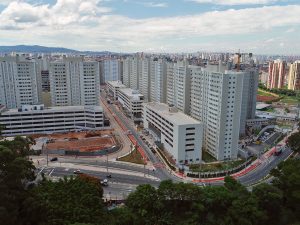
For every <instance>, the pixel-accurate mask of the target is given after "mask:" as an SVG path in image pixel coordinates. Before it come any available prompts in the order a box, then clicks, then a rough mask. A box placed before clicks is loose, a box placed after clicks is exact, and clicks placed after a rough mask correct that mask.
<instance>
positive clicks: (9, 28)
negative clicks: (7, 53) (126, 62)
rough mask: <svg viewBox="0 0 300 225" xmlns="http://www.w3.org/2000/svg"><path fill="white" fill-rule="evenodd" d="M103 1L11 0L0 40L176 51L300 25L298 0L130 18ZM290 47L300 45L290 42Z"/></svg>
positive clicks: (2, 15)
mask: <svg viewBox="0 0 300 225" xmlns="http://www.w3.org/2000/svg"><path fill="white" fill-rule="evenodd" d="M101 2H102V1H97V0H58V1H57V2H56V3H55V4H54V5H52V6H51V5H48V4H39V5H34V4H29V3H25V2H13V3H11V4H9V5H8V6H7V7H6V8H5V9H4V10H3V11H2V12H0V33H1V39H0V44H2V45H3V44H4V45H10V44H13V43H15V44H40V45H50V46H64V47H70V48H76V49H81V50H113V51H118V52H120V51H126V52H127V51H129V52H131V51H144V50H145V49H152V50H153V51H155V50H156V51H162V50H163V51H171V52H174V51H196V50H199V48H206V49H215V48H219V49H224V48H226V49H228V48H229V46H230V45H229V43H228V42H224V41H222V37H224V36H227V39H228V37H231V38H232V41H231V42H230V43H231V46H230V48H232V49H238V48H241V49H245V47H246V48H249V49H250V47H251V46H247V45H248V44H249V42H245V41H243V39H240V40H238V39H237V37H239V36H241V35H245V36H246V35H251V34H260V35H261V34H267V33H270V32H271V31H273V30H275V29H279V28H284V31H286V30H287V29H289V28H291V27H297V26H299V25H300V5H288V6H265V7H256V8H248V9H239V10H233V9H230V10H225V11H211V12H206V13H202V14H195V15H187V16H173V17H153V18H147V19H133V18H129V17H126V16H121V15H116V14H113V11H112V10H111V9H109V8H105V7H103V5H102V3H101ZM283 33H285V32H283ZM257 36H259V35H257ZM270 38H271V37H269V38H267V37H266V38H263V39H262V40H261V41H260V42H261V45H263V46H267V45H268V46H274V45H275V46H276V42H275V41H269V42H266V41H265V40H268V39H270ZM286 38H287V40H286V41H285V47H288V43H289V41H288V40H289V38H293V37H292V36H291V35H289V36H287V37H286ZM200 40H206V42H205V43H203V42H201V41H200ZM291 43H292V42H291ZM243 46H244V47H243ZM253 46H259V43H254V44H253ZM258 49H259V48H258ZM270 49H271V50H273V51H276V50H277V49H276V48H274V47H273V48H270ZM259 50H263V48H260V49H259ZM271 50H270V51H271ZM293 51H300V49H299V48H298V49H296V48H293Z"/></svg>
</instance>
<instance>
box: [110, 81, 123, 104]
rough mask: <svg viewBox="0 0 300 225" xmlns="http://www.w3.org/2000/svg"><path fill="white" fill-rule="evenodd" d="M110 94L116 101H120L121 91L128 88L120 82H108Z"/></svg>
mask: <svg viewBox="0 0 300 225" xmlns="http://www.w3.org/2000/svg"><path fill="white" fill-rule="evenodd" d="M106 86H107V90H108V92H109V93H110V94H111V95H112V96H113V98H114V100H117V99H118V95H119V90H120V89H121V88H126V86H125V85H124V84H123V83H122V82H121V81H120V80H116V81H107V82H106Z"/></svg>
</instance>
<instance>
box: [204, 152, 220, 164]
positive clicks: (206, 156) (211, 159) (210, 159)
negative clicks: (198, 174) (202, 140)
mask: <svg viewBox="0 0 300 225" xmlns="http://www.w3.org/2000/svg"><path fill="white" fill-rule="evenodd" d="M202 160H203V161H204V162H206V163H209V162H216V161H218V160H217V159H215V158H214V157H213V156H212V155H210V154H209V153H208V152H206V151H203V152H202Z"/></svg>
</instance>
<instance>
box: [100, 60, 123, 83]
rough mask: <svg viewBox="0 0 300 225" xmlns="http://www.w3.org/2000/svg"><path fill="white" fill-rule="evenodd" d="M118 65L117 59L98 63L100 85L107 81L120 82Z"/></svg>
mask: <svg viewBox="0 0 300 225" xmlns="http://www.w3.org/2000/svg"><path fill="white" fill-rule="evenodd" d="M119 66H120V63H119V60H117V59H106V60H103V61H102V62H100V67H101V69H100V72H101V84H105V83H106V82H107V81H114V80H120V79H121V77H120V69H119Z"/></svg>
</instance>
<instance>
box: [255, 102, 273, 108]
mask: <svg viewBox="0 0 300 225" xmlns="http://www.w3.org/2000/svg"><path fill="white" fill-rule="evenodd" d="M270 106H271V105H270V104H265V103H259V102H258V103H257V104H256V109H257V110H262V109H265V108H268V107H270Z"/></svg>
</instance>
